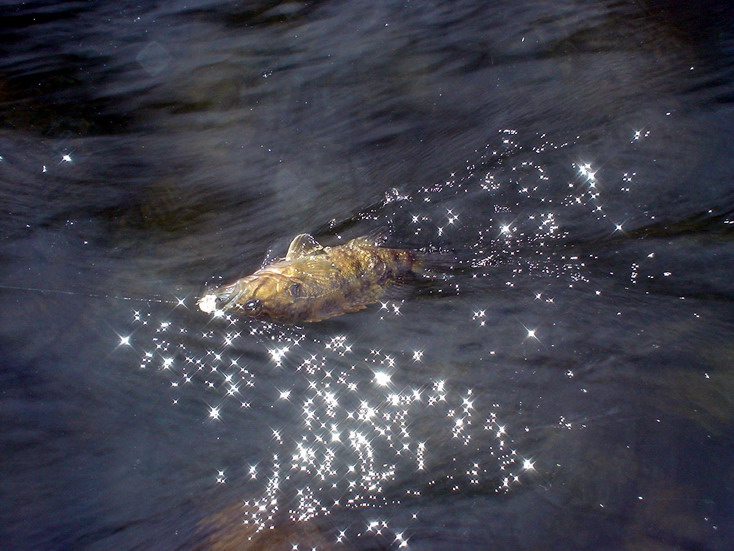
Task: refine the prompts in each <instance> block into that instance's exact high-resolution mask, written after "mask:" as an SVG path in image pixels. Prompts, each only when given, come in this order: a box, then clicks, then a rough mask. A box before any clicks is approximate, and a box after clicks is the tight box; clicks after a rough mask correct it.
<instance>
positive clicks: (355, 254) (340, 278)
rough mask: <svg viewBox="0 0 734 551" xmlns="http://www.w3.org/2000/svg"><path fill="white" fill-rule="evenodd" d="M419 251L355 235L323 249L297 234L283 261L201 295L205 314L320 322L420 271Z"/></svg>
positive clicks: (377, 296) (359, 306) (375, 298)
mask: <svg viewBox="0 0 734 551" xmlns="http://www.w3.org/2000/svg"><path fill="white" fill-rule="evenodd" d="M422 264H423V262H422V258H421V256H420V254H419V253H417V252H415V251H411V250H406V249H390V248H386V247H380V246H379V244H378V240H377V239H375V238H372V237H358V238H356V239H352V240H351V241H349V242H347V243H345V244H344V245H339V246H335V247H323V246H321V244H319V242H318V241H316V239H314V238H313V237H312V236H310V235H308V234H305V233H304V234H300V235H297V236H296V237H295V238H294V239H293V241H292V242H291V244H290V247H289V248H288V253H287V254H286V256H285V258H284V259H282V260H279V261H276V262H274V263H272V264H270V265H268V266H265V267H264V268H262V269H260V270H258V271H256V272H255V273H254V274H252V275H249V276H247V277H244V278H242V279H239V280H237V281H235V282H234V283H230V284H228V285H223V286H221V287H218V288H215V289H212V290H210V291H208V292H207V293H205V294H204V296H202V297H201V298H200V299H199V301H198V305H199V308H200V309H201V310H202V311H203V312H206V313H208V314H216V313H218V312H227V313H233V314H244V315H247V316H249V317H252V318H257V319H266V320H270V321H275V322H279V323H303V322H314V321H321V320H324V319H327V318H331V317H334V316H339V315H342V314H346V313H348V312H356V311H357V310H361V309H363V308H365V307H366V306H367V305H369V304H372V303H374V302H377V301H378V300H380V298H382V297H383V296H384V294H385V292H386V291H387V290H388V289H389V288H390V287H392V286H394V285H395V284H396V283H398V282H400V281H402V280H405V279H406V278H408V277H411V276H413V275H415V274H417V273H420V272H421V271H422Z"/></svg>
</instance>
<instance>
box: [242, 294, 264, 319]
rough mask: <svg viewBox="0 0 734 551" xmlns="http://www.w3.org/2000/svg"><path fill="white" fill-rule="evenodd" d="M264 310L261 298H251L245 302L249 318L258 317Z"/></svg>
mask: <svg viewBox="0 0 734 551" xmlns="http://www.w3.org/2000/svg"><path fill="white" fill-rule="evenodd" d="M262 309H263V303H262V300H260V299H259V298H251V299H250V300H248V301H247V302H245V313H246V314H247V315H248V316H257V315H258V314H259V313H260V311H261V310H262Z"/></svg>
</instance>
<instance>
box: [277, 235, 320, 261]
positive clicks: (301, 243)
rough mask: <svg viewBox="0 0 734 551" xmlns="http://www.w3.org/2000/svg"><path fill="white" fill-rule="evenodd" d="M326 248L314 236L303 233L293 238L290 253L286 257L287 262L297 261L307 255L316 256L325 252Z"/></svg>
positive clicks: (289, 248)
mask: <svg viewBox="0 0 734 551" xmlns="http://www.w3.org/2000/svg"><path fill="white" fill-rule="evenodd" d="M323 250H324V248H323V247H322V246H321V245H320V244H319V242H318V241H316V240H315V239H314V238H313V237H312V236H310V235H308V234H307V233H302V234H299V235H297V236H295V237H294V238H293V241H291V246H290V247H288V253H287V254H286V255H285V259H286V260H295V259H296V258H299V257H301V256H305V255H307V254H314V253H317V252H319V251H323Z"/></svg>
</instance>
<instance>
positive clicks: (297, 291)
mask: <svg viewBox="0 0 734 551" xmlns="http://www.w3.org/2000/svg"><path fill="white" fill-rule="evenodd" d="M289 291H290V293H291V296H292V297H293V298H298V297H300V296H301V285H300V283H294V284H293V285H291V286H290V288H289Z"/></svg>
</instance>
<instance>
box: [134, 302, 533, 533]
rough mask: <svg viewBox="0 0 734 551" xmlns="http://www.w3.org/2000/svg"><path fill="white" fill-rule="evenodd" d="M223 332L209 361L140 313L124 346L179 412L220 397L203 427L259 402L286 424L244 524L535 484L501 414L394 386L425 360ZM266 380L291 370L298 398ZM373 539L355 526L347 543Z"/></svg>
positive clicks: (207, 341) (212, 340)
mask: <svg viewBox="0 0 734 551" xmlns="http://www.w3.org/2000/svg"><path fill="white" fill-rule="evenodd" d="M216 321H219V322H221V323H219V324H218V326H216V327H215V328H212V329H205V330H204V331H203V332H201V340H200V341H199V342H200V343H203V344H204V345H205V346H206V348H205V349H204V350H203V351H202V350H198V349H194V348H191V347H189V346H188V345H187V344H185V343H183V342H182V341H181V337H182V335H186V334H187V333H188V332H189V330H188V329H187V328H185V327H181V326H178V325H176V324H175V322H172V321H162V322H160V321H158V320H155V319H154V316H153V315H152V314H151V313H150V312H147V313H142V312H141V311H135V312H134V313H133V323H132V336H125V337H122V341H123V343H122V344H124V345H125V346H131V347H133V349H134V350H136V351H139V352H140V364H139V368H140V369H145V370H151V371H154V372H155V373H156V375H155V376H160V375H161V374H162V375H163V376H165V377H167V378H168V379H169V380H170V384H171V396H172V398H171V399H172V405H173V406H177V405H178V404H179V397H178V396H177V392H176V391H177V389H178V388H179V387H181V386H184V385H193V386H198V387H199V388H200V389H201V390H202V392H203V393H204V396H211V397H210V398H205V400H206V403H207V404H210V405H209V406H208V407H209V409H208V410H203V409H202V410H201V411H200V415H201V419H202V422H204V421H206V420H207V418H208V419H209V420H213V421H217V422H222V423H226V422H227V419H228V417H230V416H232V415H245V416H246V415H247V410H248V409H249V408H251V407H253V401H254V400H260V401H261V403H258V404H257V405H256V406H255V407H258V408H263V407H271V408H273V409H274V410H275V412H274V415H275V416H276V417H281V416H282V417H284V418H285V419H286V422H285V423H284V424H282V425H272V426H271V427H269V430H270V431H271V434H272V437H271V441H270V444H269V446H268V449H269V451H270V452H271V453H272V455H271V456H270V457H269V458H267V459H264V460H262V461H259V462H257V463H254V464H250V465H248V466H247V478H248V479H249V480H250V481H257V483H258V484H259V486H253V484H254V483H252V482H251V483H250V484H249V485H248V487H249V488H250V489H251V491H252V492H253V495H248V496H243V501H244V507H243V513H242V515H243V523H244V524H245V525H252V526H253V527H254V532H255V534H256V533H258V532H260V531H261V530H265V529H272V528H274V527H275V526H276V519H278V518H281V519H282V514H283V513H285V514H286V516H287V518H288V519H289V520H291V521H294V522H303V521H309V520H311V519H312V518H314V517H317V516H326V515H329V514H330V513H331V512H332V511H333V510H335V509H346V510H348V509H355V508H364V507H367V508H373V509H376V510H379V508H380V507H385V506H390V505H399V504H404V505H405V506H407V507H413V508H414V510H415V514H416V515H417V514H418V513H419V511H420V497H421V495H422V494H423V493H425V492H430V491H432V489H433V488H436V487H441V488H443V489H444V490H446V491H449V492H462V491H464V490H466V489H467V488H469V487H472V486H476V487H481V488H483V489H484V490H485V491H487V490H489V489H493V490H494V491H495V492H498V493H505V492H509V491H511V490H512V489H513V488H515V487H516V486H517V485H519V484H523V483H528V480H526V477H525V476H523V474H524V473H525V472H526V471H532V470H534V468H535V467H534V463H533V460H532V458H529V457H524V456H523V455H522V452H521V451H520V450H517V449H516V448H515V446H514V445H513V440H512V437H511V435H510V434H508V431H507V429H506V426H505V425H504V424H503V422H502V419H501V414H500V410H501V407H500V404H497V403H485V402H483V400H482V398H481V397H480V396H475V394H474V392H473V389H471V388H460V387H458V386H457V385H454V384H452V383H451V382H450V381H445V380H432V381H426V383H425V384H424V385H421V386H410V385H408V386H404V385H401V384H400V383H398V382H397V381H394V380H393V375H395V379H396V380H397V379H399V376H398V374H399V372H400V370H402V369H410V368H411V366H412V365H413V364H415V363H419V362H422V361H423V352H422V351H420V350H406V351H401V353H400V355H399V357H396V356H395V355H394V354H389V353H386V352H383V351H381V350H369V351H368V352H367V353H366V354H364V355H360V353H359V352H357V351H356V350H357V349H360V347H359V346H358V343H354V342H349V340H348V337H347V336H345V335H334V336H332V337H329V338H327V339H325V340H315V339H313V338H311V337H308V336H307V334H306V333H305V332H304V331H302V330H300V329H297V328H293V329H288V328H285V329H284V328H282V327H278V326H274V325H271V324H268V323H262V322H252V323H249V324H247V325H249V327H248V329H247V330H245V331H242V330H238V329H237V327H238V326H241V325H245V324H243V323H242V322H241V321H238V320H237V319H236V318H231V317H229V316H225V320H216ZM247 325H246V326H247ZM248 339H255V340H256V341H257V342H259V343H260V344H261V345H262V346H263V347H264V349H265V350H266V351H267V353H268V356H269V359H270V361H269V365H268V366H267V367H266V366H262V365H261V366H250V365H249V364H245V363H243V361H242V360H241V358H240V356H241V355H240V354H239V353H238V345H240V344H241V342H242V341H243V340H248ZM264 368H266V370H284V369H287V370H290V373H291V375H290V376H289V377H288V380H289V381H290V382H289V384H288V386H287V387H277V388H276V387H272V382H271V381H270V380H269V377H268V374H267V372H265V373H263V370H264ZM256 373H258V374H257V375H256ZM151 376H153V375H152V374H151ZM256 387H260V388H257V389H256ZM278 410H280V411H278ZM452 449H453V450H454V452H452V453H451V455H450V456H447V455H446V454H447V453H448V450H452ZM477 457H480V458H481V459H480V460H476V458H477ZM215 469H216V470H215ZM227 470H228V469H227V467H226V466H224V467H222V466H215V465H212V471H213V476H212V480H213V482H214V483H216V484H225V483H227V481H228V475H227ZM435 473H441V476H440V477H438V478H436V477H435ZM406 479H407V480H411V481H412V485H413V486H406V485H405V484H404V483H399V484H398V485H397V487H398V488H399V491H396V490H395V484H396V481H401V480H406ZM291 491H292V492H295V494H294V496H295V497H294V498H292V497H289V493H292V492H291ZM378 528H379V529H380V530H383V531H389V530H392V531H393V532H394V535H395V538H396V540H400V541H399V543H401V544H402V543H407V541H408V540H409V534H410V527H409V526H402V527H394V526H391V525H390V523H389V521H387V520H383V521H381V522H380V524H379V526H377V525H371V526H367V527H366V530H367V531H375V530H377V529H378ZM364 530H365V528H354V527H349V526H347V527H343V528H342V529H340V533H341V534H342V537H344V536H347V537H351V536H358V535H359V534H358V533H357V532H360V531H364Z"/></svg>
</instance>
